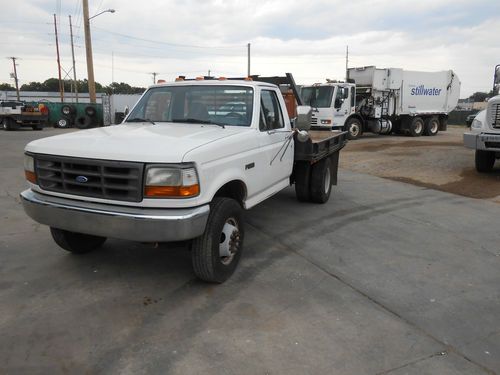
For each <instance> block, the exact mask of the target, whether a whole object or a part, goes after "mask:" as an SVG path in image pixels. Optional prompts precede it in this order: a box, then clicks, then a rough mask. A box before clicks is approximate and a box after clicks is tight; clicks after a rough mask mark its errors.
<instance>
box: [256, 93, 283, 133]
mask: <svg viewBox="0 0 500 375" xmlns="http://www.w3.org/2000/svg"><path fill="white" fill-rule="evenodd" d="M284 127H285V123H284V121H283V114H282V113H281V107H280V104H279V101H278V97H277V95H276V92H275V91H270V90H262V94H261V99H260V122H259V128H260V130H261V131H267V130H273V129H280V128H284Z"/></svg>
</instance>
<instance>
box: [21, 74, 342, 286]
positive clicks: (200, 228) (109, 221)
mask: <svg viewBox="0 0 500 375" xmlns="http://www.w3.org/2000/svg"><path fill="white" fill-rule="evenodd" d="M290 76H291V75H290ZM294 91H295V92H296V89H294ZM297 98H298V100H297V101H298V103H299V104H300V97H298V96H297ZM295 110H296V111H297V114H298V116H297V118H296V119H290V118H289V116H288V112H287V108H286V104H285V100H284V98H283V96H282V95H281V92H280V89H279V88H278V86H276V85H274V84H270V83H266V82H262V81H255V80H226V79H222V78H221V79H210V80H204V79H203V78H201V79H200V80H184V79H179V80H178V81H177V82H172V83H165V84H158V85H154V86H152V87H150V88H149V89H148V90H147V91H146V92H145V93H144V95H143V96H142V97H141V99H140V100H139V101H138V103H137V104H136V105H135V107H134V108H133V109H132V110H131V112H130V113H129V115H128V116H127V118H126V119H125V121H124V122H123V123H122V124H120V125H116V126H110V127H106V128H97V129H90V130H85V131H80V132H76V133H71V134H64V135H58V136H55V137H49V138H44V139H39V140H36V141H33V142H31V143H29V144H28V145H27V146H26V149H25V174H26V179H27V181H28V183H29V189H28V190H26V191H24V192H23V193H21V200H22V202H23V206H24V209H25V211H26V213H27V214H28V215H29V216H31V217H32V218H33V219H34V220H35V221H37V222H39V223H41V224H45V225H48V226H49V227H50V228H51V234H52V237H53V239H54V241H55V242H56V243H57V244H58V245H59V246H60V247H62V248H63V249H65V250H67V251H70V252H72V253H85V252H88V251H91V250H93V249H96V248H98V247H100V246H101V245H102V244H103V243H104V241H105V240H106V238H107V237H111V238H119V239H125V240H132V241H141V242H169V241H190V248H191V253H192V261H193V269H194V272H195V274H196V275H197V276H198V277H199V278H200V279H202V280H205V281H209V282H223V281H224V280H226V279H227V278H228V277H229V276H230V275H231V274H232V273H233V271H234V270H235V268H236V265H237V264H238V261H239V259H240V257H241V253H242V251H243V241H244V233H245V224H244V220H243V210H244V209H249V208H251V207H253V206H255V205H257V204H258V203H260V202H262V201H264V200H266V199H268V198H269V197H271V196H272V195H274V194H276V193H277V192H279V191H280V190H282V189H284V188H286V187H287V186H289V185H290V184H292V183H294V184H295V190H296V195H297V199H298V200H300V201H309V202H316V203H324V202H326V201H327V200H328V199H329V196H330V192H331V187H332V185H335V184H336V183H337V167H338V160H339V159H338V156H339V151H340V149H342V147H344V145H345V144H346V139H347V133H345V132H342V133H338V132H337V133H336V132H331V131H312V132H307V131H306V130H305V129H306V128H308V127H309V124H310V115H311V108H310V107H307V106H299V107H297V108H296V109H295ZM292 125H295V127H293V126H292ZM298 128H302V130H298ZM318 212H321V211H318Z"/></svg>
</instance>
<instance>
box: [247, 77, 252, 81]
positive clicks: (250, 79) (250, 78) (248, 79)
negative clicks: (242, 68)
mask: <svg viewBox="0 0 500 375" xmlns="http://www.w3.org/2000/svg"><path fill="white" fill-rule="evenodd" d="M245 81H253V79H252V77H247V78H245Z"/></svg>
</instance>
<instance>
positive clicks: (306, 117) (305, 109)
mask: <svg viewBox="0 0 500 375" xmlns="http://www.w3.org/2000/svg"><path fill="white" fill-rule="evenodd" d="M311 116H312V109H311V107H310V106H308V105H299V106H297V118H296V120H295V127H296V128H297V129H299V130H309V129H310V128H311Z"/></svg>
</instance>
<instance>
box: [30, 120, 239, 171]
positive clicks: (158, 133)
mask: <svg viewBox="0 0 500 375" xmlns="http://www.w3.org/2000/svg"><path fill="white" fill-rule="evenodd" d="M245 129H247V128H241V127H240V128H236V127H226V128H221V127H219V126H216V125H199V124H171V123H159V124H156V125H153V124H150V123H134V124H122V125H116V126H109V127H103V128H95V129H89V130H84V131H78V132H72V133H69V134H62V135H56V136H53V137H48V138H43V139H39V140H36V141H33V142H30V143H29V144H28V145H27V146H26V148H25V151H28V152H33V153H36V154H49V155H60V156H73V157H81V158H90V159H107V160H121V161H138V162H150V163H155V162H156V163H180V162H182V161H184V160H183V158H184V155H185V154H186V153H188V152H189V151H192V150H194V149H195V148H198V147H201V146H204V145H207V144H209V143H212V142H215V141H217V140H219V139H223V138H227V137H231V136H233V135H235V134H238V133H241V131H242V130H245Z"/></svg>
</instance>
